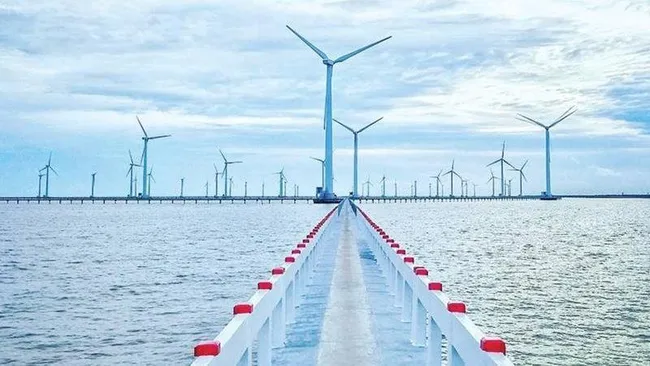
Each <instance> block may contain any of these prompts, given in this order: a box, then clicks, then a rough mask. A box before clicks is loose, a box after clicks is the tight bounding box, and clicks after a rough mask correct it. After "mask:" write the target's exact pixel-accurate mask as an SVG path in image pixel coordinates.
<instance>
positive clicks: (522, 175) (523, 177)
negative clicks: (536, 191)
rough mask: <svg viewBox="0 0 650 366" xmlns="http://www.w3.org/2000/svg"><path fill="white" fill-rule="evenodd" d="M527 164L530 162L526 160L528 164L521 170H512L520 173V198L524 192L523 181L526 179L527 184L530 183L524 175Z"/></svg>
mask: <svg viewBox="0 0 650 366" xmlns="http://www.w3.org/2000/svg"><path fill="white" fill-rule="evenodd" d="M526 164H528V160H526V162H525V163H524V165H522V166H521V168H519V169H517V168H515V169H510V170H512V171H515V172H517V173H519V196H522V195H523V191H524V184H523V180H522V179H525V180H526V182H528V179H527V178H526V175H525V174H524V168H525V167H526Z"/></svg>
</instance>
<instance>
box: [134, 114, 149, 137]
mask: <svg viewBox="0 0 650 366" xmlns="http://www.w3.org/2000/svg"><path fill="white" fill-rule="evenodd" d="M135 119H137V120H138V124H139V125H140V128H141V129H142V132H143V133H144V137H149V135H147V131H145V130H144V126H142V122H140V117H138V116H135Z"/></svg>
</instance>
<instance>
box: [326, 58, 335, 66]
mask: <svg viewBox="0 0 650 366" xmlns="http://www.w3.org/2000/svg"><path fill="white" fill-rule="evenodd" d="M323 63H324V64H325V65H328V66H334V61H332V60H330V59H326V60H323Z"/></svg>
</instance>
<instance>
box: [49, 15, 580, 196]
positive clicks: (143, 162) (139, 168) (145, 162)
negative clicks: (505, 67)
mask: <svg viewBox="0 0 650 366" xmlns="http://www.w3.org/2000/svg"><path fill="white" fill-rule="evenodd" d="M287 28H288V30H289V31H290V32H291V33H293V34H294V35H295V36H296V37H298V38H299V39H300V40H301V41H302V42H304V43H305V44H306V45H307V46H308V47H309V48H310V49H311V50H312V51H314V52H315V53H316V54H317V55H318V56H319V58H320V59H321V61H322V63H323V64H324V65H325V66H326V72H327V73H326V89H325V112H324V121H323V129H324V130H325V149H324V157H323V158H322V159H321V158H316V157H310V158H311V159H313V160H315V161H317V162H319V163H320V164H321V177H320V178H321V179H320V186H317V187H316V190H315V194H314V197H315V202H316V201H319V202H322V203H328V202H337V201H339V200H340V199H341V198H340V195H336V194H335V193H334V189H333V187H334V185H333V182H334V176H333V160H334V155H333V122H335V123H337V124H338V125H340V126H341V127H342V128H343V129H345V130H347V131H348V132H350V133H351V134H352V137H353V146H354V154H353V174H352V176H353V181H352V184H351V192H350V193H349V194H348V192H345V194H344V195H343V196H352V197H353V198H358V197H362V196H365V197H367V196H371V188H372V187H373V186H374V184H373V183H372V181H371V180H370V177H369V176H368V179H367V181H366V182H364V183H363V185H362V192H361V194H360V193H359V190H358V188H359V136H360V134H361V133H363V132H364V131H366V130H368V129H369V128H371V127H372V126H375V125H376V124H377V123H379V122H380V121H382V120H383V117H380V118H378V119H376V120H374V121H372V122H370V123H368V124H367V125H365V126H363V127H361V128H359V129H356V128H353V127H351V126H350V125H348V124H346V123H343V122H341V121H339V120H337V119H335V118H333V113H332V74H333V68H334V65H335V64H338V63H342V62H344V61H346V60H348V59H350V58H352V57H353V56H356V55H358V54H360V53H362V52H364V51H366V50H368V49H370V48H372V47H375V46H376V45H378V44H380V43H383V42H385V41H387V40H389V39H390V38H391V37H390V36H389V37H385V38H383V39H381V40H379V41H376V42H374V43H371V44H369V45H366V46H364V47H361V48H359V49H357V50H355V51H353V52H350V53H348V54H345V55H343V56H341V57H338V58H336V59H334V60H332V59H330V58H329V57H328V56H327V54H326V53H325V52H323V51H322V50H320V49H319V48H317V47H316V46H315V45H313V44H312V43H311V42H309V41H308V40H307V39H306V38H304V37H303V36H302V35H300V34H299V33H298V32H296V31H295V30H294V29H292V28H291V27H289V26H288V25H287ZM575 112H576V109H575V107H571V108H569V109H568V110H567V111H566V112H565V113H563V114H562V115H561V116H560V117H559V118H557V119H556V120H555V121H553V122H552V123H551V124H548V125H546V124H543V123H541V122H539V121H537V120H534V119H532V118H530V117H527V116H525V115H523V114H518V115H517V116H516V119H518V120H520V121H523V122H526V123H529V124H532V125H535V126H538V127H541V128H543V129H544V130H545V142H546V144H545V147H546V155H545V161H546V167H545V168H546V179H545V180H546V181H545V186H546V190H545V191H544V192H542V193H541V196H540V197H541V198H542V199H547V200H552V199H555V197H554V196H553V194H552V192H551V167H550V161H551V155H550V130H551V129H552V128H553V127H554V126H556V125H557V124H558V123H560V122H562V121H563V120H565V119H567V118H568V117H569V116H571V115H573V114H574V113H575ZM136 121H137V123H138V125H139V126H140V129H141V130H142V134H143V136H142V141H143V146H142V152H141V155H140V159H139V161H137V162H136V161H135V160H134V158H133V154H132V153H131V151H129V163H128V167H129V168H128V170H127V174H126V175H127V177H128V179H129V182H128V183H129V188H128V194H127V195H126V197H127V198H136V199H148V198H150V197H152V193H151V187H152V183H156V179H155V177H154V174H153V173H154V170H153V166H150V165H149V153H148V147H149V143H150V142H151V141H154V140H160V139H165V138H169V137H171V135H169V134H165V135H154V136H150V135H149V134H148V133H147V130H146V129H145V127H144V125H143V123H142V121H141V120H140V118H139V117H138V116H136ZM219 154H220V155H221V158H222V159H223V167H222V168H219V167H218V166H217V164H213V167H214V185H213V186H214V194H211V192H210V181H209V180H208V181H206V182H205V184H204V188H205V197H209V196H212V197H234V196H236V195H235V194H234V185H235V181H234V178H233V176H232V174H230V172H229V169H232V168H233V167H232V166H233V165H236V164H242V163H243V161H242V160H229V158H228V157H227V156H226V154H225V153H224V152H223V151H222V150H219ZM305 158H306V157H305ZM527 164H528V162H527V161H525V162H523V163H522V164H519V165H517V166H518V167H517V166H515V165H513V164H511V163H510V162H509V161H508V160H506V158H505V142H503V145H502V149H501V155H500V157H499V158H498V159H496V160H495V161H493V162H490V163H488V164H487V165H486V172H485V174H486V177H487V178H488V179H487V182H486V183H483V181H484V180H485V178H486V177H480V178H479V177H473V178H472V179H470V177H468V176H466V175H463V174H460V172H459V171H458V170H457V169H456V161H455V160H452V162H451V169H449V170H448V171H446V172H444V173H443V171H444V170H445V169H441V170H440V171H439V173H438V174H437V175H432V176H430V179H433V181H431V182H429V193H428V196H429V197H434V196H433V188H432V183H434V182H435V184H436V187H435V192H436V194H435V197H441V196H445V193H444V191H445V184H444V183H443V182H444V179H446V177H447V176H448V177H449V194H448V196H449V197H456V196H460V197H467V196H469V185H470V184H471V185H473V188H474V189H473V195H474V196H476V189H477V187H478V186H482V185H485V184H488V185H489V184H491V187H492V190H491V196H490V197H506V196H508V197H509V196H512V181H513V180H514V179H518V181H519V194H518V195H519V196H523V195H524V193H523V191H524V189H523V183H524V181H527V178H526V175H525V174H524V168H526V166H527ZM495 165H498V167H499V169H500V174H499V175H498V176H496V175H494V171H493V170H492V167H494V166H495ZM488 168H489V170H488ZM50 172H51V173H54V174H55V175H57V176H58V173H57V171H56V170H55V169H54V167H53V166H52V154H51V153H50V156H49V158H48V160H47V164H46V165H45V166H44V167H43V168H41V169H40V170H39V175H38V177H39V186H38V196H37V197H50V178H51V177H50ZM488 172H489V176H487V173H488ZM506 172H510V173H513V172H514V173H515V174H516V175H514V176H511V177H508V176H506ZM274 174H275V175H277V176H278V193H277V197H287V196H290V195H289V194H288V192H287V184H288V179H287V175H286V174H285V169H284V168H282V169H281V170H279V171H277V172H275V173H274ZM138 176H140V177H141V179H140V180H139V182H140V187H138ZM43 177H45V189H44V194H43V193H42V180H43V179H42V178H43ZM220 177H221V178H222V190H221V191H220V189H219V185H220ZM96 178H97V172H93V173H92V174H91V188H90V190H89V191H90V197H95V182H96ZM393 178H396V177H393ZM314 180H315V179H314ZM497 182H498V184H499V190H498V191H497V189H496V184H497ZM179 183H180V184H179V194H176V193H174V194H172V195H171V196H178V197H183V196H185V183H186V182H185V177H179ZM386 183H387V177H386V176H385V175H383V176H382V178H381V180H380V181H379V184H380V185H381V194H378V195H376V196H379V197H387V194H386ZM458 183H460V195H458V192H457V190H454V185H455V184H456V186H457V187H458ZM417 189H418V181H417V180H414V181H413V183H412V184H411V190H410V195H409V196H412V197H417V196H423V195H419V194H418V191H417ZM293 191H294V192H293V195H294V196H299V193H300V187H299V186H298V185H297V184H294V187H293ZM265 193H266V192H265V183H264V180H262V196H266V194H265ZM157 196H158V197H160V196H163V195H160V194H159V195H157ZM167 196H169V194H167ZM243 196H244V197H246V196H248V182H247V181H245V182H244V184H243ZM272 196H275V194H273V195H272ZM308 196H310V195H308ZM394 196H398V187H397V181H395V182H394ZM425 196H426V195H425ZM485 196H489V195H485Z"/></svg>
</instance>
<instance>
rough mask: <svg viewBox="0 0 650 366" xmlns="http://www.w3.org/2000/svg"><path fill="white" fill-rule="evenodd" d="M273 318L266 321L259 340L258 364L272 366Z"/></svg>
mask: <svg viewBox="0 0 650 366" xmlns="http://www.w3.org/2000/svg"><path fill="white" fill-rule="evenodd" d="M271 323H272V321H271V318H268V319H266V321H265V322H264V325H262V329H260V333H259V335H258V340H257V364H258V365H259V366H271Z"/></svg>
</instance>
